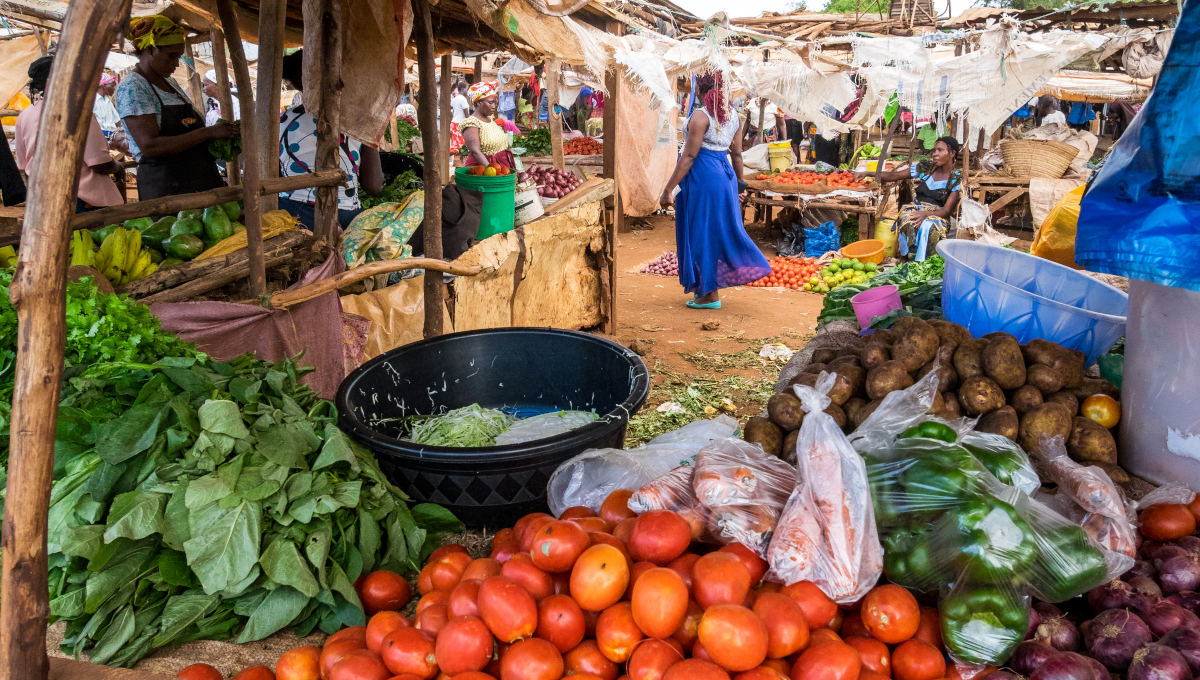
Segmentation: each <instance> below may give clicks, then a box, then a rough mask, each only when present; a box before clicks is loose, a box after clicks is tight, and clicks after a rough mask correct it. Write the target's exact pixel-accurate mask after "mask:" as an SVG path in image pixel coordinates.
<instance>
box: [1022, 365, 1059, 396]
mask: <svg viewBox="0 0 1200 680" xmlns="http://www.w3.org/2000/svg"><path fill="white" fill-rule="evenodd" d="M1025 384H1026V385H1033V386H1034V387H1036V388H1037V389H1038V392H1041V393H1042V394H1054V393H1055V392H1057V391H1059V390H1061V389H1062V386H1063V377H1062V373H1059V372H1058V370H1057V369H1053V368H1050V367H1049V366H1047V365H1046V364H1031V365H1030V366H1029V368H1027V369H1025Z"/></svg>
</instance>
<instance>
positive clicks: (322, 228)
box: [305, 0, 344, 246]
mask: <svg viewBox="0 0 1200 680" xmlns="http://www.w3.org/2000/svg"><path fill="white" fill-rule="evenodd" d="M320 7H321V11H320V14H319V19H318V20H319V21H320V22H321V28H320V32H319V37H318V39H317V54H316V58H313V59H309V58H307V57H306V58H305V62H307V63H309V64H313V65H317V64H320V68H321V86H320V87H319V88H317V91H316V92H315V93H310V95H313V94H315V95H316V98H317V101H318V102H320V103H319V104H318V111H317V157H316V166H317V170H330V169H332V168H336V167H340V165H341V155H340V154H341V147H340V145H339V144H338V142H339V140H340V131H341V109H342V87H343V86H344V85H343V83H342V39H343V35H342V33H343V25H342V18H343V15H342V2H341V0H321V4H320ZM306 80H307V79H306ZM316 196H317V204H316V207H315V208H314V211H313V212H314V215H313V222H314V224H313V233H314V234H316V236H317V238H323V239H325V243H327V244H329V245H330V246H334V245H336V244H337V235H338V190H337V187H324V188H321V189H317V192H316Z"/></svg>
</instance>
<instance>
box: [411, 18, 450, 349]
mask: <svg viewBox="0 0 1200 680" xmlns="http://www.w3.org/2000/svg"><path fill="white" fill-rule="evenodd" d="M412 4H413V14H414V24H415V25H414V26H413V37H414V38H416V41H417V71H418V76H419V82H420V88H421V98H420V101H419V102H418V104H419V106H420V109H419V111H418V113H417V123H418V124H419V125H420V127H421V139H422V140H423V143H424V145H425V152H424V155H425V178H424V179H425V224H428V225H431V227H430V228H429V229H426V230H425V232H424V233H425V257H429V258H434V259H439V260H440V259H441V258H442V230H441V225H442V172H443V167H442V165H441V159H442V158H443V156H442V152H441V150H440V149H439V148H438V147H439V146H440V145H439V140H438V120H437V85H436V84H435V83H434V75H433V70H434V68H436V65H435V64H434V62H433V60H434V57H433V19H432V18H431V17H430V12H429V0H413V3H412ZM447 58H449V57H447ZM447 123H449V121H447ZM447 129H449V125H448V124H447ZM424 280H425V288H424V293H425V328H424V335H425V337H427V338H432V337H436V336H439V335H441V334H442V333H443V330H442V328H443V326H442V309H443V306H442V297H443V296H444V295H445V292H444V291H445V286H444V285H443V283H442V276H441V274H434V273H427V274H425V277H424Z"/></svg>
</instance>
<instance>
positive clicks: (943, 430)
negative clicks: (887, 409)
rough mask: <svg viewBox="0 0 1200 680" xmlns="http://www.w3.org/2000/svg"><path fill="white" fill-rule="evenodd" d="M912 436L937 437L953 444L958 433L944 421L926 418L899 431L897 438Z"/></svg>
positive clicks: (909, 437)
mask: <svg viewBox="0 0 1200 680" xmlns="http://www.w3.org/2000/svg"><path fill="white" fill-rule="evenodd" d="M913 437H924V438H926V439H937V440H938V441H943V442H947V443H950V444H953V443H954V442H955V441H956V440H957V439H958V433H957V432H955V431H954V428H952V427H950V426H949V425H946V424H945V423H939V422H937V421H936V420H926V421H925V422H923V423H919V424H917V425H913V426H912V427H910V428H908V429H907V430H905V431H904V432H902V433H900V437H899V438H900V439H911V438H913Z"/></svg>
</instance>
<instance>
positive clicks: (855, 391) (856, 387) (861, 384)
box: [835, 366, 867, 406]
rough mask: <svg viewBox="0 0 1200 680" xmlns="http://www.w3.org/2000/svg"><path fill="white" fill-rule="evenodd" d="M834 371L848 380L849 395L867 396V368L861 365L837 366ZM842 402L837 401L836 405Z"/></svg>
mask: <svg viewBox="0 0 1200 680" xmlns="http://www.w3.org/2000/svg"><path fill="white" fill-rule="evenodd" d="M835 372H836V373H837V374H838V375H839V376H845V377H846V378H847V379H849V380H850V396H852V397H865V396H867V369H865V368H863V367H862V366H838V367H837V370H836V371H835ZM835 403H837V402H835ZM844 403H845V402H841V403H838V406H841V405H842V404H844Z"/></svg>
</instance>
